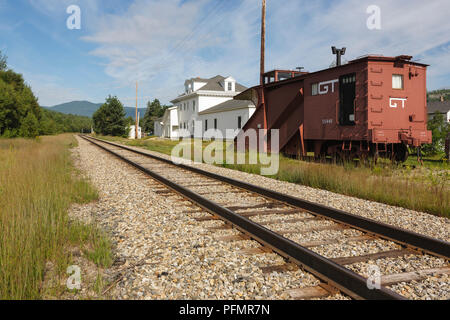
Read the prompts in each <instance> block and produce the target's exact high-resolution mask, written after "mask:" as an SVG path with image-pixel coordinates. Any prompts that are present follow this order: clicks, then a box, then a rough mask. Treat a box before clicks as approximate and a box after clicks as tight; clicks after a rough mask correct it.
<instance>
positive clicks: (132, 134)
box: [128, 125, 142, 139]
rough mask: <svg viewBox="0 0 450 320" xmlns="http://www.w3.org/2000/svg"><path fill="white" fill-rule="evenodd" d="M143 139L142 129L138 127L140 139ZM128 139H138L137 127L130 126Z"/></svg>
mask: <svg viewBox="0 0 450 320" xmlns="http://www.w3.org/2000/svg"><path fill="white" fill-rule="evenodd" d="M140 138H142V128H141V127H138V139H140ZM128 139H136V127H135V125H132V126H130V131H129V133H128Z"/></svg>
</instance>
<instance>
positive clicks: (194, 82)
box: [184, 78, 207, 94]
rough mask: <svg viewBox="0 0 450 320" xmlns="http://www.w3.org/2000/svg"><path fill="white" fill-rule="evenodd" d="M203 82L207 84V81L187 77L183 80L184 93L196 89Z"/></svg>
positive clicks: (201, 85) (202, 84)
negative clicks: (187, 78)
mask: <svg viewBox="0 0 450 320" xmlns="http://www.w3.org/2000/svg"><path fill="white" fill-rule="evenodd" d="M205 84H207V81H204V80H203V79H200V78H194V79H189V80H186V81H185V82H184V91H185V93H186V94H190V93H192V92H194V91H197V90H198V89H200V88H201V87H203V86H204V85H205Z"/></svg>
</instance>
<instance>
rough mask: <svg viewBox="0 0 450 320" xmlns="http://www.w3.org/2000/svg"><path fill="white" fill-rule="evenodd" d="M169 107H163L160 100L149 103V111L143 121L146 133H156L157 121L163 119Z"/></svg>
mask: <svg viewBox="0 0 450 320" xmlns="http://www.w3.org/2000/svg"><path fill="white" fill-rule="evenodd" d="M167 108H168V106H165V105H164V106H161V103H160V101H159V100H158V99H155V100H153V101H152V102H150V101H149V102H147V110H146V112H145V116H144V118H143V119H142V126H143V130H144V131H145V132H150V133H153V132H154V126H155V120H156V119H158V118H160V117H162V116H163V115H164V112H165V111H166V109H167Z"/></svg>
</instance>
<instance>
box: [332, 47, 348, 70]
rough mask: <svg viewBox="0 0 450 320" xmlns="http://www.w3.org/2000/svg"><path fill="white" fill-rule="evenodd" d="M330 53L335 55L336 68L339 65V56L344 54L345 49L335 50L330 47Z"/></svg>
mask: <svg viewBox="0 0 450 320" xmlns="http://www.w3.org/2000/svg"><path fill="white" fill-rule="evenodd" d="M331 52H333V54H335V55H336V66H340V65H341V56H343V55H344V54H345V47H343V48H342V49H336V47H335V46H333V47H331Z"/></svg>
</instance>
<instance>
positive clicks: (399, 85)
mask: <svg viewBox="0 0 450 320" xmlns="http://www.w3.org/2000/svg"><path fill="white" fill-rule="evenodd" d="M392 89H403V76H402V75H401V74H393V75H392Z"/></svg>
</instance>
